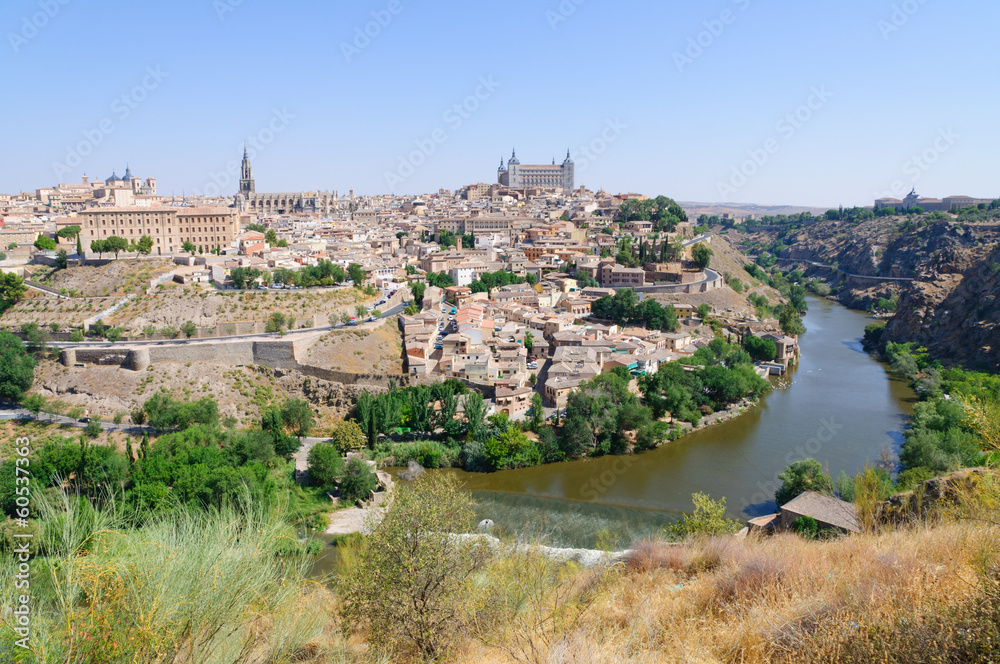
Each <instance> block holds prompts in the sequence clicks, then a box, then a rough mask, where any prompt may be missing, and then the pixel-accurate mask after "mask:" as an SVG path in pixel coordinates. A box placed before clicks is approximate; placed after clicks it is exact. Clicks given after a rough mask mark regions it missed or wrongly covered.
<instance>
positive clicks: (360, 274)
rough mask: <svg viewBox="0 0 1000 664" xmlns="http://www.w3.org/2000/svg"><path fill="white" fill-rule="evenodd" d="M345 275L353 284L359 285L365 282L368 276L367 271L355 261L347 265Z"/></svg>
mask: <svg viewBox="0 0 1000 664" xmlns="http://www.w3.org/2000/svg"><path fill="white" fill-rule="evenodd" d="M347 275H348V276H349V277H350V278H351V281H353V282H354V285H355V286H360V285H362V284H364V283H365V279H367V278H368V273H367V272H365V270H364V268H363V267H361V266H360V265H358V264H357V263H351V264H350V265H348V266H347Z"/></svg>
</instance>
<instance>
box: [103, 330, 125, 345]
mask: <svg viewBox="0 0 1000 664" xmlns="http://www.w3.org/2000/svg"><path fill="white" fill-rule="evenodd" d="M124 334H125V330H123V329H121V328H120V327H113V328H111V329H110V330H108V331H107V332H106V333H105V338H106V339H107V340H108V341H110V342H111V343H118V342H119V341H120V340H121V338H122V336H124Z"/></svg>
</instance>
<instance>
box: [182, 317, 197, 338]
mask: <svg viewBox="0 0 1000 664" xmlns="http://www.w3.org/2000/svg"><path fill="white" fill-rule="evenodd" d="M181 332H183V333H184V336H186V337H187V338H188V339H190V338H191V337H193V336H194V335H196V334H198V326H197V325H195V324H194V322H192V321H187V322H185V323H184V324H183V325H181Z"/></svg>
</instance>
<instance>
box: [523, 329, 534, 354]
mask: <svg viewBox="0 0 1000 664" xmlns="http://www.w3.org/2000/svg"><path fill="white" fill-rule="evenodd" d="M524 347H525V348H527V349H528V352H529V353H530V352H531V349H532V348H534V347H535V335H533V334H532V333H531V332H525V333H524Z"/></svg>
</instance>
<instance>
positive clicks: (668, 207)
mask: <svg viewBox="0 0 1000 664" xmlns="http://www.w3.org/2000/svg"><path fill="white" fill-rule="evenodd" d="M615 219H616V220H617V221H621V222H628V221H652V222H653V230H654V231H657V232H667V233H672V232H673V231H674V230H675V229H676V228H677V224H680V223H682V222H685V221H687V220H688V216H687V213H686V212H684V209H683V208H682V207H681V206H680V205H679V204H678V203H677V202H676V201H675V200H673V199H671V198H667V197H666V196H657V197H656V198H650V199H646V200H631V201H625V202H624V203H622V206H621V207H620V208H619V209H618V213H617V214H616V216H615Z"/></svg>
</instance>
